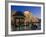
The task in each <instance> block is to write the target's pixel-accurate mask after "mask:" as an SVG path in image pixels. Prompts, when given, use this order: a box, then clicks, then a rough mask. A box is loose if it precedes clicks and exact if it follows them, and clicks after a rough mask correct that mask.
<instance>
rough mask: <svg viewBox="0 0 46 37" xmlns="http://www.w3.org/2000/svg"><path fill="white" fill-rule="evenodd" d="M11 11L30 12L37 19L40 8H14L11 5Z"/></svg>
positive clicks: (39, 14) (39, 15)
mask: <svg viewBox="0 0 46 37" xmlns="http://www.w3.org/2000/svg"><path fill="white" fill-rule="evenodd" d="M11 10H12V11H22V12H24V11H30V12H32V14H33V15H34V16H36V17H38V18H40V17H41V7H37V6H15V5H12V6H11Z"/></svg>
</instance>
